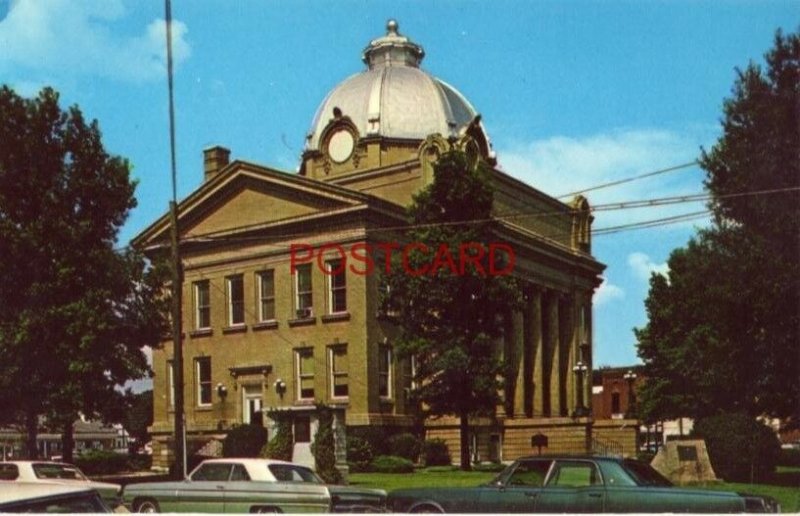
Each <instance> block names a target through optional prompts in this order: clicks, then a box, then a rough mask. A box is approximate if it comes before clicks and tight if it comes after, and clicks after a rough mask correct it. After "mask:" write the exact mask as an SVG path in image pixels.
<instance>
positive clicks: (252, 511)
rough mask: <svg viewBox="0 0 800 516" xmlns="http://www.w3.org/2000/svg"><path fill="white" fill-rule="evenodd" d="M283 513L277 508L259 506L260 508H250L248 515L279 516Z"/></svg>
mask: <svg viewBox="0 0 800 516" xmlns="http://www.w3.org/2000/svg"><path fill="white" fill-rule="evenodd" d="M282 512H283V511H282V510H280V509H279V508H277V507H271V506H260V507H251V508H250V514H280V513H282Z"/></svg>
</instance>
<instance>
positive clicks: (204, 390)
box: [194, 357, 212, 407]
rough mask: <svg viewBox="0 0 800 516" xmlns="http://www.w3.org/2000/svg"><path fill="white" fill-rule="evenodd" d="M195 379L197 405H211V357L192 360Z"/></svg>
mask: <svg viewBox="0 0 800 516" xmlns="http://www.w3.org/2000/svg"><path fill="white" fill-rule="evenodd" d="M194 363H195V378H196V379H197V405H198V406H199V407H207V406H209V405H211V402H212V399H211V392H212V389H211V357H199V358H196V359H195V360H194Z"/></svg>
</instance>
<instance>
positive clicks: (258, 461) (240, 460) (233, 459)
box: [201, 457, 306, 468]
mask: <svg viewBox="0 0 800 516" xmlns="http://www.w3.org/2000/svg"><path fill="white" fill-rule="evenodd" d="M217 462H238V463H240V464H251V465H253V466H261V465H264V464H266V465H267V466H269V465H271V464H284V465H286V466H300V467H302V468H304V467H306V466H303V465H301V464H295V463H293V462H287V461H285V460H277V459H255V458H246V457H229V458H226V459H206V460H204V461H203V462H202V463H201V464H207V463H217Z"/></svg>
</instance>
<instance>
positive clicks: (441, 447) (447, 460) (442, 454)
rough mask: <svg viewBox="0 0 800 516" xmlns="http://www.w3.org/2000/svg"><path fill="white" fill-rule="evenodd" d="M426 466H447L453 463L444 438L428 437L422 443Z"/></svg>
mask: <svg viewBox="0 0 800 516" xmlns="http://www.w3.org/2000/svg"><path fill="white" fill-rule="evenodd" d="M423 454H424V456H425V465H426V466H449V465H451V464H452V463H453V459H452V458H451V457H450V449H449V448H448V447H447V443H446V442H445V440H444V439H430V440H428V441H425V444H424V445H423Z"/></svg>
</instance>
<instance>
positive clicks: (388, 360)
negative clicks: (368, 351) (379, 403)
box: [378, 346, 392, 398]
mask: <svg viewBox="0 0 800 516" xmlns="http://www.w3.org/2000/svg"><path fill="white" fill-rule="evenodd" d="M378 394H379V395H380V397H381V398H391V397H392V348H390V347H389V346H380V348H379V350H378Z"/></svg>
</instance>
